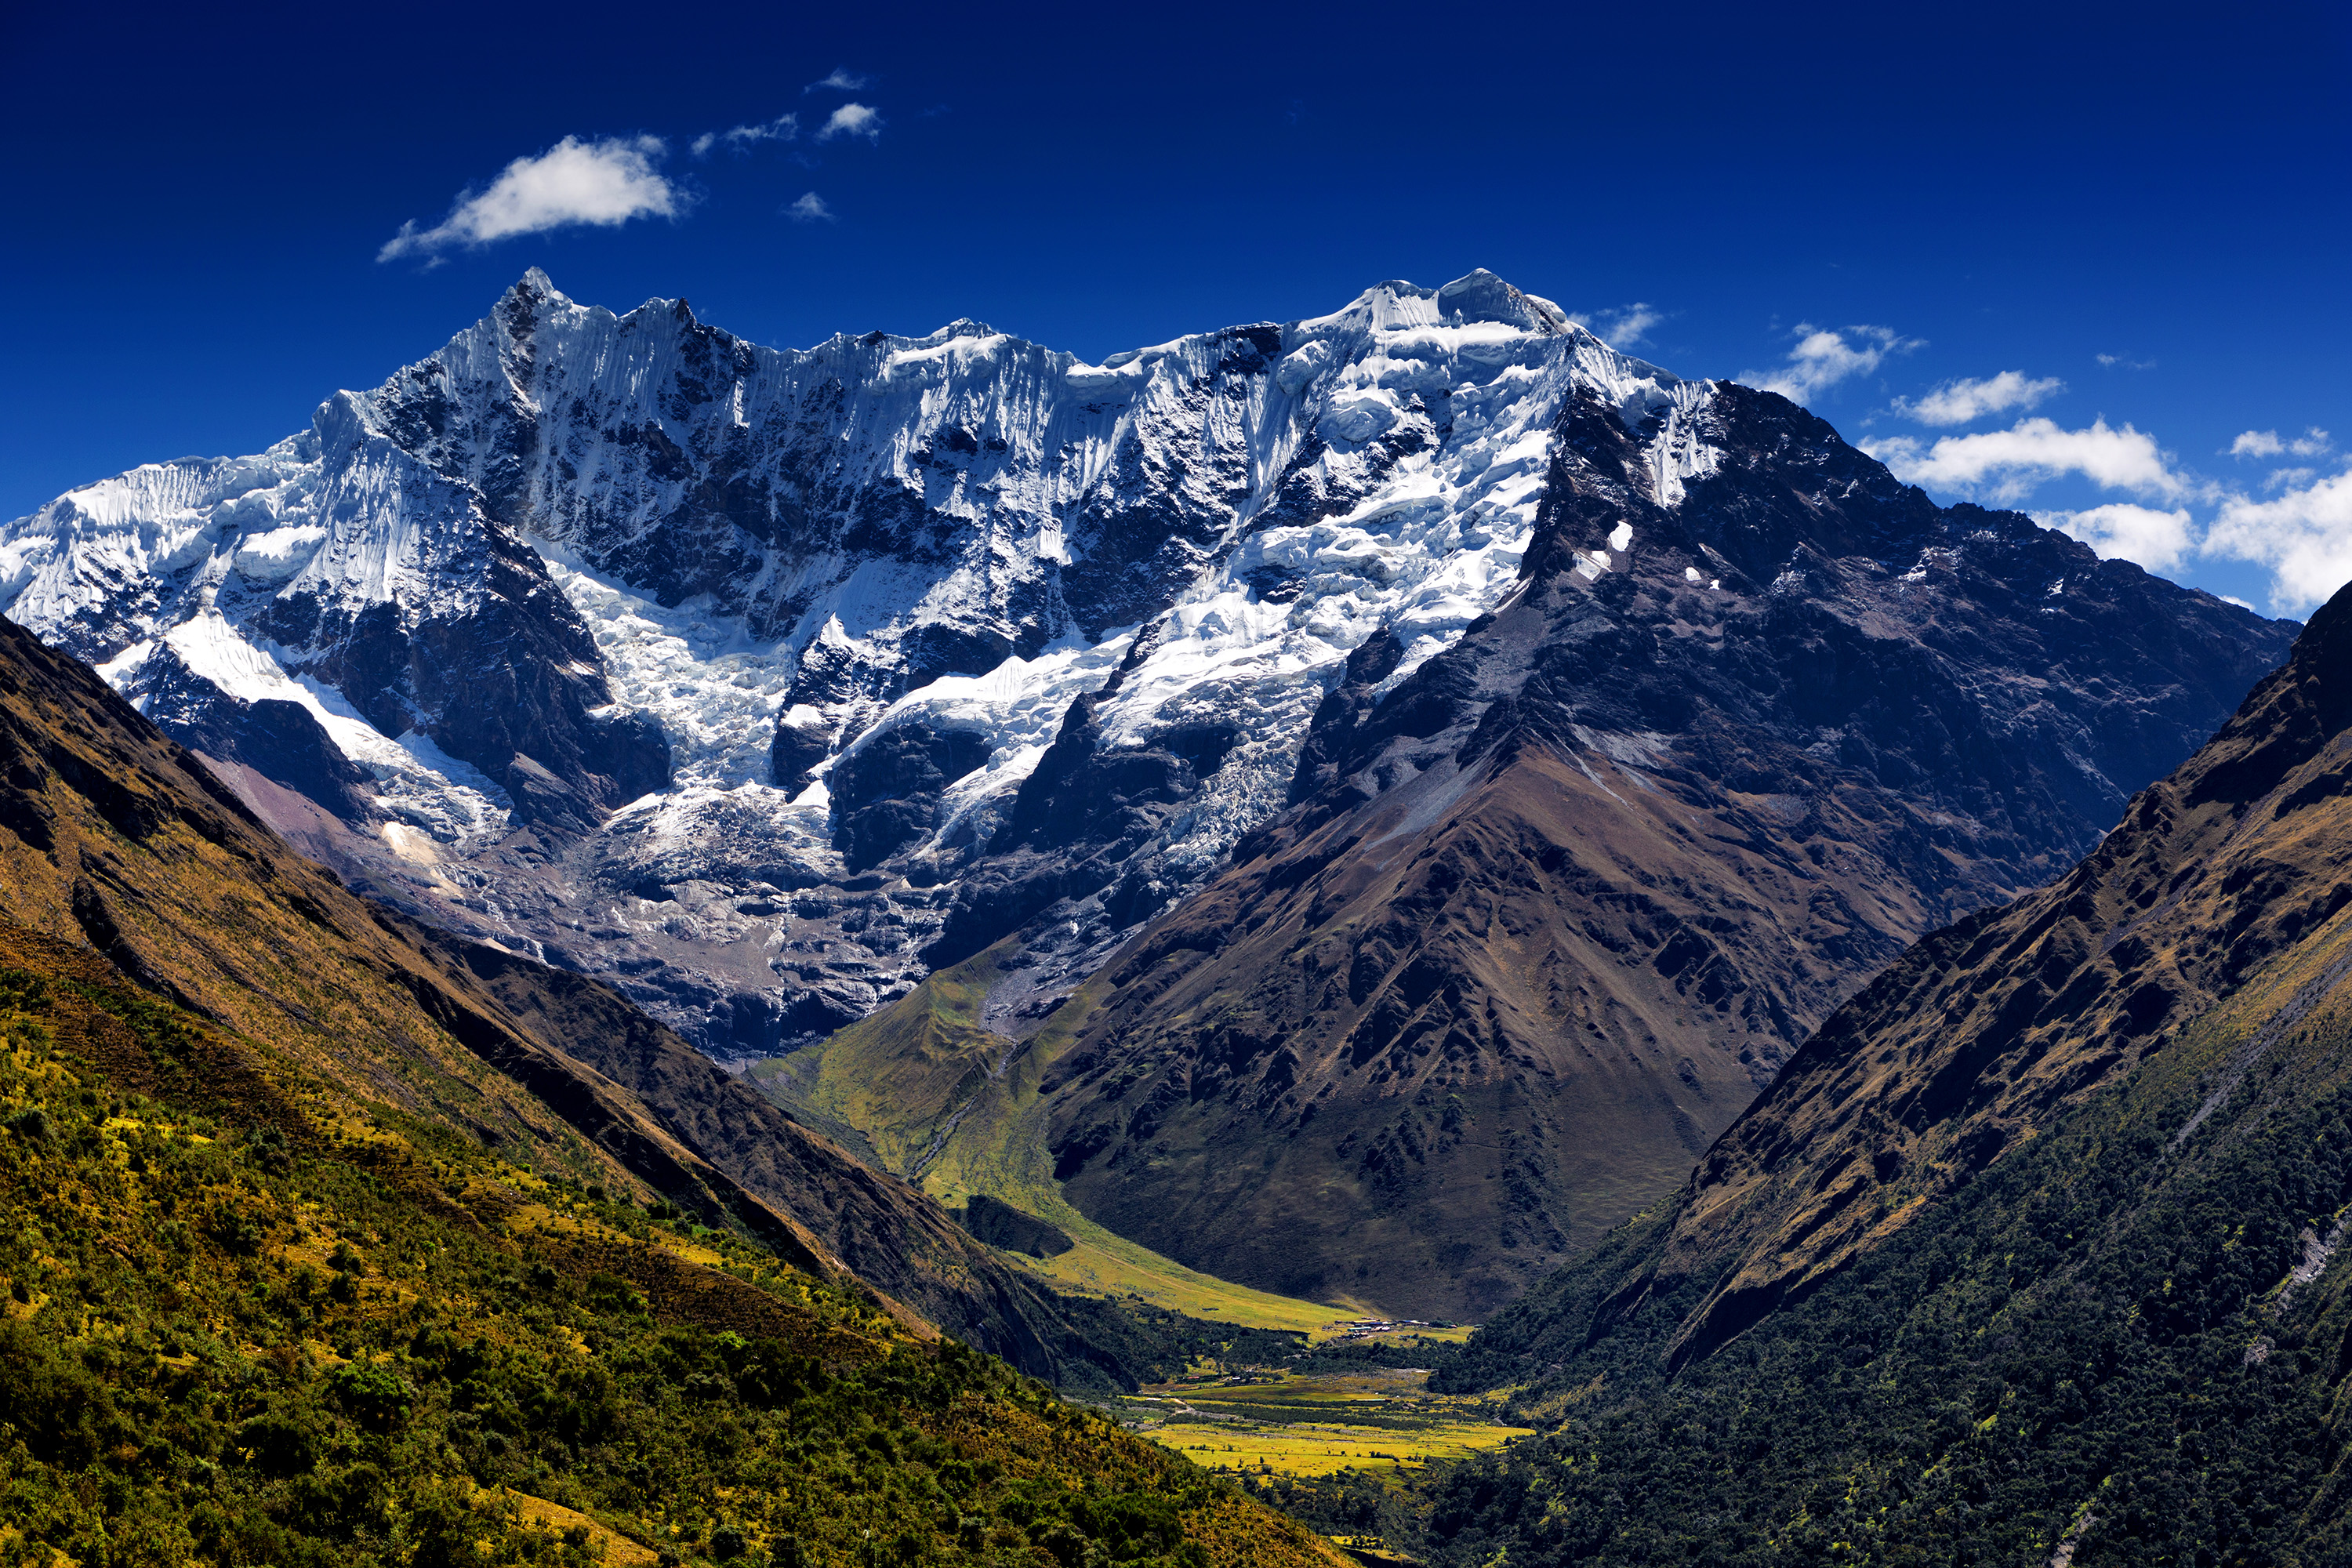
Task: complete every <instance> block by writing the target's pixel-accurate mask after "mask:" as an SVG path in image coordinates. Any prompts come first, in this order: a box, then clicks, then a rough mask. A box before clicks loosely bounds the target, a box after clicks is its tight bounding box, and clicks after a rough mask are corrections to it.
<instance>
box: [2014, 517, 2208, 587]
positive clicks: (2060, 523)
mask: <svg viewBox="0 0 2352 1568" xmlns="http://www.w3.org/2000/svg"><path fill="white" fill-rule="evenodd" d="M2033 521H2036V522H2038V523H2040V524H2041V525H2042V527H2044V528H2054V529H2056V530H2057V531H2059V532H2061V533H2063V534H2065V535H2067V536H2068V537H2069V538H2072V539H2079V540H2081V541H2082V542H2084V543H2085V544H2087V545H2089V546H2090V547H2091V548H2092V549H2093V550H2095V551H2097V552H2099V554H2100V556H2101V557H2102V558H2111V557H2116V556H2120V557H2122V558H2123V559H2124V560H2126V561H2133V562H2137V563H2139V564H2140V565H2142V566H2145V567H2147V569H2148V570H2149V571H2151V572H2169V571H2171V570H2172V569H2173V568H2174V567H2176V566H2178V565H2179V564H2180V562H2181V559H2182V557H2184V556H2186V555H2187V554H2188V553H2189V549H2190V547H2191V546H2192V545H2193V544H2194V543H2195V542H2196V540H2195V532H2194V531H2193V529H2192V528H2191V527H2190V524H2189V509H2188V508H2187V507H2182V508H2180V509H2179V510H2177V511H2158V510H2155V509H2153V508H2151V507H2144V506H2134V505H2132V504H2131V503H2130V502H2128V501H2117V502H2116V503H2115V504H2113V505H2111V506H2095V507H2091V508H2088V509H2086V510H2082V511H2037V512H2035V513H2034V514H2033Z"/></svg>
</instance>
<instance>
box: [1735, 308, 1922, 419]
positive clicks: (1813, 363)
mask: <svg viewBox="0 0 2352 1568" xmlns="http://www.w3.org/2000/svg"><path fill="white" fill-rule="evenodd" d="M1849 334H1851V341H1849ZM1925 346H1927V345H1926V342H1925V341H1924V340H1922V339H1919V338H1906V337H1898V336H1897V335H1896V334H1895V330H1894V329H1893V328H1891V327H1847V328H1845V329H1844V330H1843V331H1832V330H1831V329H1829V328H1826V327H1816V326H1813V325H1812V324H1811V323H1810V322H1803V321H1801V322H1799V323H1798V324H1797V346H1796V347H1795V348H1793V349H1791V350H1790V351H1789V361H1788V363H1786V364H1784V365H1781V366H1780V367H1779V368H1778V369H1776V370H1745V371H1741V372H1740V373H1739V379H1740V380H1742V381H1744V382H1746V383H1748V384H1749V385H1750V386H1758V387H1761V388H1763V389H1764V390H1765V391H1766V392H1777V393H1779V394H1780V395H1781V396H1783V397H1786V398H1789V399H1790V400H1791V401H1793V402H1797V403H1807V402H1810V401H1811V400H1812V399H1813V398H1815V397H1818V396H1820V395H1822V393H1824V392H1827V391H1828V390H1829V389H1830V388H1831V387H1832V386H1835V385H1836V384H1838V383H1839V382H1842V381H1845V380H1848V379H1850V378H1851V377H1853V376H1857V375H1869V374H1874V372H1876V370H1877V369H1878V367H1879V366H1880V365H1881V364H1882V363H1885V361H1886V359H1887V357H1888V356H1889V355H1891V354H1900V353H1910V352H1911V351H1912V350H1913V349H1916V348H1924V347H1925Z"/></svg>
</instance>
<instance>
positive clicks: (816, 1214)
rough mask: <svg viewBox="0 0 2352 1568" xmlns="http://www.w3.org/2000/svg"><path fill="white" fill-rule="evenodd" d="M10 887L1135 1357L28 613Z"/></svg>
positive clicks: (379, 1077)
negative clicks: (313, 849) (354, 858)
mask: <svg viewBox="0 0 2352 1568" xmlns="http://www.w3.org/2000/svg"><path fill="white" fill-rule="evenodd" d="M0 899H5V905H6V909H7V910H8V912H9V915H10V916H11V918H13V919H14V920H16V921H18V922H20V923H22V924H24V925H26V926H29V927H31V928H33V929H35V930H37V931H45V932H47V933H48V934H50V935H52V936H55V937H58V938H61V939H64V940H67V941H70V942H89V944H91V945H93V946H95V947H96V948H98V949H99V951H100V952H102V953H103V954H104V955H105V956H106V957H107V958H108V959H109V960H110V962H112V963H114V964H115V965H116V966H117V967H118V968H120V969H121V971H122V972H123V973H126V974H128V975H130V976H131V978H133V979H134V980H136V981H137V982H139V983H140V984H142V985H145V986H147V987H149V988H151V989H152V990H154V991H156V992H158V993H160V994H163V995H166V996H169V997H172V998H173V999H174V1000H176V1001H177V1002H178V1003H179V1004H180V1005H183V1006H184V1007H187V1008H189V1009H191V1010H193V1011H195V1012H197V1013H200V1014H202V1015H203V1016H206V1017H209V1018H211V1019H214V1020H215V1021H216V1022H217V1023H218V1024H219V1025H221V1026H223V1027H225V1028H227V1029H231V1030H234V1031H236V1032H237V1033H238V1034H240V1035H242V1036H245V1037H250V1038H253V1039H256V1040H258V1041H262V1042H266V1043H267V1044H268V1045H269V1046H270V1047H273V1048H275V1049H278V1050H279V1051H282V1052H284V1053H286V1054H288V1055H289V1056H290V1057H291V1058H294V1059H296V1060H298V1061H301V1062H305V1063H310V1064H312V1065H313V1070H315V1071H316V1072H317V1073H318V1074H320V1076H321V1077H323V1078H324V1079H328V1080H329V1081H331V1082H332V1083H333V1084H334V1085H336V1086H337V1088H338V1089H340V1090H341V1091H342V1092H345V1093H347V1094H351V1095H356V1096H360V1097H362V1098H363V1099H365V1100H370V1101H372V1102H375V1101H383V1102H389V1103H392V1104H394V1105H397V1106H399V1107H401V1108H402V1109H403V1110H405V1111H407V1112H408V1113H410V1114H412V1115H415V1116H417V1117H420V1118H424V1119H426V1120H428V1121H436V1122H440V1123H445V1124H446V1125H448V1126H450V1127H453V1128H457V1129H459V1130H461V1131H462V1133H463V1135H465V1136H467V1137H469V1138H471V1139H474V1140H477V1141H478V1142H480V1143H482V1144H483V1145H484V1146H485V1147H487V1148H489V1149H491V1150H493V1151H497V1152H499V1153H500V1154H501V1155H502V1156H503V1157H505V1158H506V1159H508V1160H509V1161H511V1162H514V1163H519V1164H522V1165H525V1166H528V1167H531V1168H535V1169H539V1170H541V1171H543V1172H545V1173H550V1174H558V1173H560V1174H567V1175H569V1176H570V1177H572V1179H574V1180H577V1181H583V1182H603V1183H606V1184H612V1185H614V1186H618V1187H623V1188H626V1189H628V1190H633V1191H638V1192H650V1193H653V1194H659V1195H660V1196H662V1197H663V1198H664V1199H665V1200H666V1201H668V1202H672V1203H676V1204H678V1205H684V1206H685V1207H687V1208H688V1209H690V1210H694V1211H696V1212H698V1213H700V1214H702V1215H705V1216H706V1217H708V1218H709V1219H711V1220H712V1221H713V1222H714V1223H725V1224H729V1225H732V1226H741V1227H744V1228H746V1229H748V1231H749V1232H750V1233H751V1234H752V1235H754V1236H757V1237H760V1238H761V1240H762V1241H763V1242H765V1243H766V1244H767V1245H769V1246H771V1247H774V1248H775V1249H776V1250H777V1252H778V1254H779V1256H781V1257H782V1258H785V1259H786V1260H788V1261H790V1262H792V1263H793V1264H794V1265H795V1266H796V1267H800V1268H805V1269H808V1270H811V1271H813V1272H814V1273H816V1274H818V1275H820V1276H823V1277H826V1278H835V1279H843V1280H845V1281H848V1282H850V1283H852V1284H859V1282H860V1281H862V1285H860V1288H866V1287H871V1288H873V1289H878V1290H880V1291H882V1292H885V1293H887V1294H886V1295H885V1296H884V1297H882V1298H881V1299H882V1300H885V1301H887V1302H890V1303H891V1305H892V1310H898V1311H900V1312H901V1313H903V1314H904V1315H905V1316H906V1317H907V1319H908V1321H909V1322H910V1323H921V1322H922V1321H923V1320H929V1322H935V1323H937V1324H939V1325H940V1326H941V1327H943V1328H946V1329H947V1330H948V1331H950V1332H952V1333H954V1334H956V1335H957V1336H959V1337H960V1338H962V1339H964V1340H966V1341H968V1342H971V1343H972V1344H975V1345H977V1346H980V1347H981V1348H982V1349H985V1350H988V1351H991V1352H997V1353H1001V1354H1003V1355H1004V1356H1006V1357H1007V1359H1009V1360H1012V1361H1013V1363H1015V1364H1016V1365H1018V1366H1020V1367H1022V1368H1023V1369H1024V1370H1025V1371H1028V1372H1030V1373H1033V1374H1034V1375H1039V1376H1046V1377H1068V1376H1076V1377H1080V1378H1082V1379H1083V1378H1087V1377H1096V1378H1099V1377H1102V1376H1105V1375H1108V1376H1110V1377H1111V1378H1113V1379H1114V1380H1117V1379H1118V1378H1120V1377H1121V1376H1123V1375H1125V1374H1123V1373H1120V1372H1119V1371H1118V1363H1117V1360H1116V1358H1115V1357H1114V1356H1113V1355H1111V1354H1109V1353H1108V1352H1105V1351H1104V1350H1102V1349H1101V1348H1099V1347H1098V1346H1097V1344H1096V1343H1095V1342H1093V1341H1092V1340H1090V1339H1088V1338H1087V1334H1086V1333H1085V1332H1084V1331H1081V1330H1080V1329H1079V1328H1077V1327H1074V1326H1073V1324H1072V1323H1071V1322H1070V1321H1068V1319H1067V1317H1066V1312H1065V1310H1064V1307H1063V1305H1062V1303H1061V1302H1060V1301H1059V1300H1058V1299H1057V1298H1056V1297H1055V1296H1054V1295H1053V1293H1051V1292H1050V1291H1047V1290H1045V1289H1041V1288H1040V1287H1038V1286H1037V1285H1036V1284H1035V1283H1034V1281H1032V1280H1030V1279H1026V1278H1025V1277H1024V1276H1022V1275H1021V1274H1019V1273H1018V1272H1016V1271H1015V1270H1013V1269H1012V1268H1009V1267H1008V1266H1006V1265H1005V1264H1004V1263H1003V1262H1001V1261H1000V1260H999V1259H997V1258H995V1257H994V1255H992V1253H991V1252H990V1251H989V1250H988V1249H987V1248H985V1247H981V1246H978V1245H977V1244H975V1243H973V1242H972V1241H971V1239H970V1238H969V1237H966V1236H965V1235H964V1234H963V1233H962V1232H961V1231H960V1230H958V1229H957V1228H956V1227H955V1226H954V1225H953V1224H952V1223H951V1222H950V1220H949V1219H948V1217H947V1216H946V1215H944V1214H943V1213H941V1212H940V1209H939V1208H938V1207H937V1206H936V1205H932V1204H930V1203H929V1202H928V1201H927V1200H925V1199H924V1198H923V1197H922V1196H921V1195H920V1194H917V1193H916V1192H914V1191H913V1190H912V1189H910V1188H908V1186H907V1185H906V1184H903V1183H901V1182H898V1181H896V1180H894V1179H892V1178H889V1177H887V1176H882V1175H879V1174H877V1173H875V1172H873V1171H870V1170H868V1169H866V1168H865V1167H863V1166H861V1165H859V1164H857V1163H856V1162H855V1161H854V1160H852V1159H851V1158H849V1157H848V1156H847V1155H846V1154H845V1153H843V1152H841V1151H840V1150H839V1149H838V1148H836V1147H835V1146H834V1145H833V1144H831V1143H830V1142H827V1141H826V1140H824V1139H823V1138H822V1137H820V1136H818V1135H816V1134H814V1133H812V1132H809V1131H807V1130H805V1129H804V1128H802V1127H800V1126H798V1125H796V1124H795V1123H793V1122H792V1121H789V1120H787V1119H785V1118H784V1117H782V1115H780V1114H778V1113H777V1111H776V1110H775V1109H774V1108H773V1107H772V1106H771V1105H769V1104H768V1103H767V1102H766V1101H764V1100H761V1098H760V1097H759V1096H758V1095H756V1094H754V1093H752V1092H751V1091H750V1090H748V1089H744V1088H743V1087H741V1086H740V1085H739V1084H737V1083H734V1082H733V1081H731V1080H730V1079H727V1078H726V1076H725V1075H724V1074H722V1073H720V1072H719V1070H718V1069H717V1068H713V1067H712V1066H711V1065H710V1064H709V1061H707V1060H706V1059H704V1058H701V1057H700V1056H698V1054H697V1053H695V1052H694V1051H693V1050H692V1049H691V1048H689V1047H687V1046H686V1045H685V1044H684V1042H682V1041H680V1040H679V1039H677V1037H675V1036H673V1035H670V1034H669V1033H668V1032H667V1031H666V1030H664V1029H662V1028H660V1026H657V1025H656V1024H654V1023H652V1022H651V1021H650V1020H648V1019H646V1018H645V1017H643V1016H641V1015H639V1014H637V1013H636V1012H635V1009H633V1008H631V1007H630V1006H629V1005H627V1003H626V1002H625V1001H624V1000H623V999H622V998H620V997H619V996H618V995H616V994H614V993H613V992H611V991H610V990H609V989H607V988H605V987H603V986H601V985H598V984H595V983H594V982H592V981H587V980H584V979H581V978H580V977H578V976H571V975H561V974H556V973H551V972H549V971H547V970H544V969H541V968H540V967H539V966H538V965H535V964H531V963H527V962H523V961H520V960H517V959H515V958H514V957H513V955H511V954H507V953H502V952H496V951H494V950H489V949H478V948H476V947H475V946H474V945H473V944H470V943H467V942H462V941H458V940H456V939H452V938H450V937H448V936H446V935H445V934H444V933H441V932H438V931H431V930H429V929H426V928H423V927H420V926H417V925H415V924H414V923H412V922H409V921H404V920H403V919H401V918H400V917H398V916H396V915H394V914H393V913H391V912H390V911H387V910H383V909H381V908H378V907H376V906H373V905H371V904H369V903H367V902H366V901H364V900H361V899H358V898H356V897H354V896H352V894H351V893H350V892H348V891H347V890H345V889H343V888H341V886H339V885H338V884H337V883H336V881H335V879H333V877H332V876H331V875H330V874H329V873H327V872H325V871H323V870H321V869H320V868H318V867H316V866H314V865H311V864H310V863H309V862H307V861H304V860H302V859H300V858H297V857H295V856H293V855H291V854H289V852H288V851H287V849H286V847H284V845H283V844H281V843H279V842H278V840H277V839H276V838H274V837H272V836H271V835H270V834H269V833H268V831H267V830H266V829H264V828H262V827H261V826H259V824H257V822H256V821H255V820H254V819H253V818H252V817H251V816H250V815H249V814H247V811H246V810H245V808H244V806H243V805H241V804H240V803H239V802H238V801H237V799H236V797H235V796H234V795H231V794H230V793H229V792H228V790H227V789H226V787H224V786H223V785H222V784H220V783H219V782H218V781H217V780H215V778H214V777H213V776H212V774H211V773H209V772H208V771H207V770H206V769H205V767H203V766H202V765H201V764H200V763H197V762H196V761H195V759H194V757H193V756H192V755H191V754H190V753H189V752H186V751H184V750H183V749H182V748H180V747H179V746H177V745H175V744H174V743H173V742H170V741H168V740H166V739H165V738H164V737H163V735H161V734H160V733H158V732H157V731H155V729H154V728H153V727H152V725H150V724H149V723H148V722H147V721H145V720H143V719H142V718H141V717H140V716H139V715H138V714H137V713H135V712H134V711H132V710H131V709H130V708H129V706H128V705H127V704H125V703H124V702H123V701H122V700H121V699H119V698H117V697H116V696H115V695H114V694H113V693H112V692H111V691H110V690H109V689H107V688H106V686H105V685H104V684H103V683H102V682H101V681H100V680H99V679H97V678H96V677H95V676H94V675H93V674H92V673H91V672H90V671H89V668H87V667H86V666H83V665H81V664H79V663H77V662H75V661H74V660H72V659H69V658H66V657H64V656H63V655H61V654H59V653H58V652H56V651H54V650H52V649H50V648H47V647H44V646H42V645H41V644H40V643H39V642H37V640H35V639H34V638H33V637H32V636H31V635H30V634H28V633H26V632H25V631H23V630H22V629H20V628H18V627H16V626H0ZM600 1069H602V1070H600ZM608 1073H609V1074H610V1076H607V1074H608ZM845 1257H847V1258H854V1259H855V1260H856V1261H855V1264H854V1265H853V1266H852V1267H851V1268H845V1267H844V1258H845ZM853 1268H854V1270H855V1272H853ZM892 1298H896V1299H897V1300H898V1301H903V1302H904V1303H906V1305H905V1306H904V1307H901V1306H898V1305H897V1303H896V1301H892V1300H891V1299H892ZM909 1308H911V1309H912V1310H911V1311H910V1310H908V1309H909ZM916 1314H920V1317H917V1316H916ZM922 1331H924V1332H929V1327H928V1326H927V1325H925V1326H924V1327H923V1329H922ZM1106 1368H1108V1372H1106V1371H1105V1369H1106Z"/></svg>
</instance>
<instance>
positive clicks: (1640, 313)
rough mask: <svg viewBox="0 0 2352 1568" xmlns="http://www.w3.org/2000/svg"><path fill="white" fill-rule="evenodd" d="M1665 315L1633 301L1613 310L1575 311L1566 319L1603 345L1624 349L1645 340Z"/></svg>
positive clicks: (1650, 306)
mask: <svg viewBox="0 0 2352 1568" xmlns="http://www.w3.org/2000/svg"><path fill="white" fill-rule="evenodd" d="M1667 314H1668V312H1666V311H1664V310H1659V309H1658V308H1657V307H1655V306H1654V305H1651V304H1648V303H1646V302H1645V301H1643V300H1634V301H1633V303H1632V304H1630V305H1620V306H1619V307H1617V309H1615V310H1590V311H1578V312H1576V313H1574V314H1572V315H1570V317H1569V318H1568V319H1569V320H1570V321H1574V322H1575V323H1576V324H1577V325H1578V326H1580V327H1582V328H1583V329H1584V330H1585V331H1588V332H1591V334H1592V335H1593V336H1594V337H1596V338H1599V339H1600V340H1601V342H1604V343H1608V344H1610V345H1612V346H1613V347H1618V348H1623V347H1626V346H1628V345H1630V344H1633V343H1638V342H1642V341H1643V339H1644V338H1646V337H1648V336H1649V335H1650V329H1651V328H1652V327H1654V326H1656V325H1657V324H1658V323H1659V322H1661V321H1664V320H1665V319H1666V316H1667Z"/></svg>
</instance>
